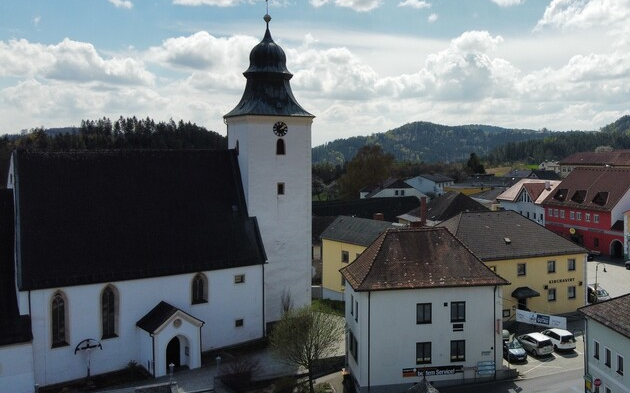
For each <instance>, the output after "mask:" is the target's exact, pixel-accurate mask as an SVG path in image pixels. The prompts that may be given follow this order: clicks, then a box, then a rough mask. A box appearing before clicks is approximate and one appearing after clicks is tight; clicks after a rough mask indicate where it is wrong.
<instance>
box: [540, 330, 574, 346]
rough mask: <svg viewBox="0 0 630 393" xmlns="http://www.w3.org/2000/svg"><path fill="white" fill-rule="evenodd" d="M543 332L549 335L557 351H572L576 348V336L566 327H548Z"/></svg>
mask: <svg viewBox="0 0 630 393" xmlns="http://www.w3.org/2000/svg"><path fill="white" fill-rule="evenodd" d="M542 334H544V335H545V336H547V337H549V339H550V340H551V342H552V343H553V349H554V350H556V351H563V350H564V351H572V350H574V349H575V337H574V336H573V333H571V332H570V331H568V330H564V329H557V328H553V329H547V330H543V331H542Z"/></svg>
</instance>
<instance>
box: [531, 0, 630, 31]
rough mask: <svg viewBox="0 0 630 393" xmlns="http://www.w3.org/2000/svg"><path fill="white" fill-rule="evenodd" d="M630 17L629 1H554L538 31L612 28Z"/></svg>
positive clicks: (537, 27)
mask: <svg viewBox="0 0 630 393" xmlns="http://www.w3.org/2000/svg"><path fill="white" fill-rule="evenodd" d="M629 17H630V2H628V1H627V0H590V1H584V0H553V1H552V2H551V3H550V4H549V5H548V6H547V8H546V9H545V13H544V15H543V17H542V18H541V19H540V20H539V21H538V23H537V25H536V29H538V30H539V29H542V28H544V27H546V26H550V27H554V28H558V29H578V28H591V27H595V26H597V27H610V25H619V24H625V23H626V21H627V20H628V18H629Z"/></svg>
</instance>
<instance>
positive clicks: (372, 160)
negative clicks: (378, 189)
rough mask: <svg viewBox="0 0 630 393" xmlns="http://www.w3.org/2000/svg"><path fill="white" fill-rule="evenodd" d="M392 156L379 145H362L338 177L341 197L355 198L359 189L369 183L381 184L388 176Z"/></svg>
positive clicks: (392, 159)
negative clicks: (343, 172)
mask: <svg viewBox="0 0 630 393" xmlns="http://www.w3.org/2000/svg"><path fill="white" fill-rule="evenodd" d="M393 163H394V156H393V155H391V154H389V153H385V152H384V151H383V149H382V148H381V146H379V145H366V146H363V147H362V148H361V149H359V151H358V152H357V154H356V155H355V156H354V158H353V159H352V161H350V162H349V163H348V165H347V167H346V173H345V174H344V175H343V176H341V178H339V187H340V188H341V198H342V199H356V198H358V197H359V190H361V188H363V187H366V186H369V185H371V184H382V183H383V182H384V181H385V180H387V178H388V177H389V176H390V172H391V168H392V165H393Z"/></svg>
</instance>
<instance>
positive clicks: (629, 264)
mask: <svg viewBox="0 0 630 393" xmlns="http://www.w3.org/2000/svg"><path fill="white" fill-rule="evenodd" d="M624 265H626V270H630V259H628V260H627V261H626V262H625V263H624Z"/></svg>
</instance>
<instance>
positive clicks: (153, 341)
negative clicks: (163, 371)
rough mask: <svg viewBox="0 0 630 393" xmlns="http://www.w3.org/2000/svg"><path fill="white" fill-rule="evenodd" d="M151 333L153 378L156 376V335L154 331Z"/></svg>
mask: <svg viewBox="0 0 630 393" xmlns="http://www.w3.org/2000/svg"><path fill="white" fill-rule="evenodd" d="M149 335H150V336H151V351H152V352H153V355H152V357H153V364H151V369H152V370H151V371H150V372H151V375H153V378H155V336H154V335H153V333H149Z"/></svg>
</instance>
